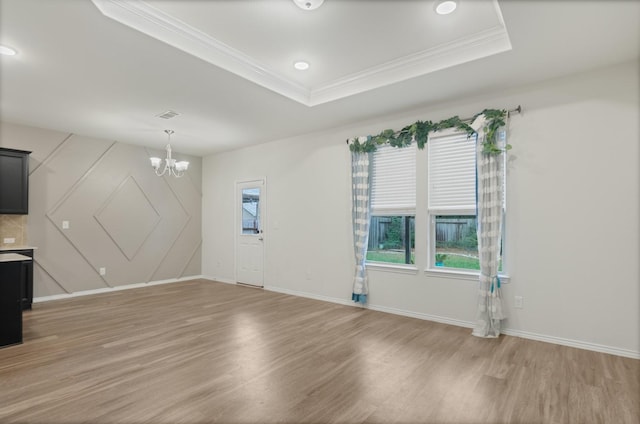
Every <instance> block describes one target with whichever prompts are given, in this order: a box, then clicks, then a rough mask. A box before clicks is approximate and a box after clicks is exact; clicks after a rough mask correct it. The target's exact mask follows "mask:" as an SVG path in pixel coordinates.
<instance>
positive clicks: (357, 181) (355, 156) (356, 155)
mask: <svg viewBox="0 0 640 424" xmlns="http://www.w3.org/2000/svg"><path fill="white" fill-rule="evenodd" d="M371 158H372V154H371V153H363V152H351V194H352V210H351V213H352V221H353V251H354V253H355V257H356V269H355V276H354V279H353V294H352V296H351V299H352V300H353V301H354V302H357V303H362V304H364V303H367V294H368V293H369V285H368V283H367V268H366V262H367V245H368V242H369V223H370V221H371V213H370V208H371V197H370V191H371Z"/></svg>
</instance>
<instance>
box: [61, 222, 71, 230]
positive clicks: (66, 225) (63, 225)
mask: <svg viewBox="0 0 640 424" xmlns="http://www.w3.org/2000/svg"><path fill="white" fill-rule="evenodd" d="M62 229H63V230H68V229H69V221H62Z"/></svg>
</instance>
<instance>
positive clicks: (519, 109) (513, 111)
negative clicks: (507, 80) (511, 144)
mask: <svg viewBox="0 0 640 424" xmlns="http://www.w3.org/2000/svg"><path fill="white" fill-rule="evenodd" d="M512 113H522V106H520V105H518V106H516V107H514V108H513V109H509V110H507V118H509V117H510V116H511V114H512ZM462 121H463V122H467V121H468V122H471V121H473V118H465V119H462ZM347 144H349V139H347Z"/></svg>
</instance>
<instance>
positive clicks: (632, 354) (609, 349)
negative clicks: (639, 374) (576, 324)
mask: <svg viewBox="0 0 640 424" xmlns="http://www.w3.org/2000/svg"><path fill="white" fill-rule="evenodd" d="M502 333H503V334H506V335H507V336H513V337H521V338H523V339H529V340H537V341H540V342H545V343H551V344H557V345H562V346H569V347H575V348H577V349H584V350H591V351H593V352H601V353H608V354H610V355H616V356H624V357H626V358H633V359H640V351H635V350H631V349H622V348H619V347H613V346H606V345H602V344H598V343H591V342H583V341H580V340H573V339H565V338H563V337H555V336H546V335H544V334H537V333H530V332H528V331H521V330H512V329H509V328H506V329H504V330H503V331H502Z"/></svg>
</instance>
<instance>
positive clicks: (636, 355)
mask: <svg viewBox="0 0 640 424" xmlns="http://www.w3.org/2000/svg"><path fill="white" fill-rule="evenodd" d="M198 279H204V280H210V281H211V282H219V283H225V284H236V283H235V281H232V280H229V279H226V278H214V277H209V276H206V275H194V276H191V277H181V278H176V279H170V280H160V281H150V282H148V283H138V284H128V285H125V286H116V287H113V288H108V287H105V288H102V289H96V290H84V291H79V292H74V293H66V294H58V295H53V296H44V297H36V298H34V299H33V302H34V303H41V302H48V301H51V300H59V299H68V298H73V297H80V296H88V295H92V294H100V293H108V292H114V291H121V290H128V289H135V288H140V287H148V286H155V285H160V284H170V283H178V282H182V281H189V280H198ZM264 290H267V291H271V292H275V293H282V294H287V295H291V296H298V297H305V298H308V299H314V300H320V301H323V302H329V303H337V304H339V305H345V306H351V307H355V308H362V309H371V310H372V311H378V312H385V313H389V314H394V315H401V316H405V317H410V318H417V319H422V320H425V321H434V322H439V323H442V324H449V325H455V326H458V327H464V328H473V326H474V323H472V322H469V321H464V320H459V319H455V318H448V317H442V316H439V315H431V314H425V313H421V312H413V311H407V310H404V309H397V308H390V307H388V306H382V305H362V304H360V303H355V302H352V301H351V300H347V299H342V298H336V297H330V296H323V295H319V294H315V293H307V292H300V291H297V290H291V289H285V288H281V287H275V286H264ZM502 334H505V335H507V336H512V337H520V338H523V339H529V340H537V341H540V342H545V343H551V344H557V345H561V346H568V347H574V348H577V349H584V350H590V351H593V352H601V353H607V354H610V355H616V356H622V357H626V358H632V359H640V351H634V350H631V349H622V348H618V347H612V346H606V345H602V344H598V343H591V342H583V341H580V340H573V339H565V338H562V337H555V336H547V335H543V334H537V333H531V332H528V331H522V330H514V329H509V328H506V329H503V331H502Z"/></svg>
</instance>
